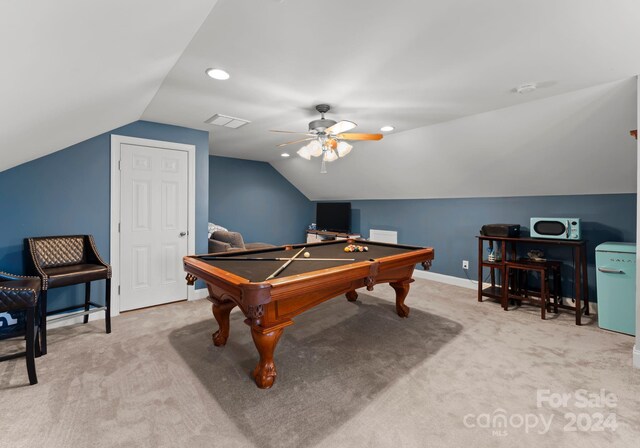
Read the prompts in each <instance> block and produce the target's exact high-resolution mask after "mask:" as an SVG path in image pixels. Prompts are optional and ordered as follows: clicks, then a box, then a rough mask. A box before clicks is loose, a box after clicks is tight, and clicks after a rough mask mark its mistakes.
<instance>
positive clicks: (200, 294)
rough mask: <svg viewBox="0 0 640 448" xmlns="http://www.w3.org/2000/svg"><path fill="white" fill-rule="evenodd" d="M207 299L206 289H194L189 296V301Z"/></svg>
mask: <svg viewBox="0 0 640 448" xmlns="http://www.w3.org/2000/svg"><path fill="white" fill-rule="evenodd" d="M207 297H209V290H208V289H207V288H201V289H196V290H195V291H194V292H193V296H189V300H200V299H204V298H207Z"/></svg>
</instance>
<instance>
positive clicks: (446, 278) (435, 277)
mask: <svg viewBox="0 0 640 448" xmlns="http://www.w3.org/2000/svg"><path fill="white" fill-rule="evenodd" d="M413 276H414V277H417V278H423V279H425V280H432V281H434V282H439V283H446V284H447V285H453V286H460V287H462V288H467V289H473V290H477V289H478V282H476V281H475V280H469V279H468V278H460V277H454V276H452V275H445V274H437V273H435V272H429V271H423V270H420V269H414V270H413ZM488 286H491V284H490V283H483V287H484V288H486V287H488ZM562 301H563V302H565V303H568V304H569V303H571V302H572V301H573V299H572V298H571V297H563V299H562ZM589 313H593V314H598V304H597V303H594V302H589Z"/></svg>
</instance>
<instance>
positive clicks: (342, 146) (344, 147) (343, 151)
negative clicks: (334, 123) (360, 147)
mask: <svg viewBox="0 0 640 448" xmlns="http://www.w3.org/2000/svg"><path fill="white" fill-rule="evenodd" d="M352 149H353V146H351V145H350V144H349V143H347V142H340V143H338V148H337V151H338V156H340V157H344V156H346V155H347V154H349V153H350V152H351V150H352Z"/></svg>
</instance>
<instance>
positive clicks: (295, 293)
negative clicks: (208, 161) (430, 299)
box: [184, 243, 434, 388]
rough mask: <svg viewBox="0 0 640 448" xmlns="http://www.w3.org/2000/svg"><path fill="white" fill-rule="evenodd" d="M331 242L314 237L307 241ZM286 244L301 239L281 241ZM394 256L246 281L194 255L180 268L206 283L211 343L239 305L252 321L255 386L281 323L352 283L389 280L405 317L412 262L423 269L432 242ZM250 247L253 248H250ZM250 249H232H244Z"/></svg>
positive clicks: (271, 369) (270, 374) (266, 372)
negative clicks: (213, 327)
mask: <svg viewBox="0 0 640 448" xmlns="http://www.w3.org/2000/svg"><path fill="white" fill-rule="evenodd" d="M320 244H335V243H315V244H310V245H306V246H314V245H320ZM286 247H287V248H290V247H293V248H296V247H303V245H296V246H286ZM403 247H407V248H408V249H410V250H409V251H407V252H403V253H400V254H397V255H393V256H387V257H381V258H379V259H374V260H364V261H358V262H351V263H348V264H345V265H340V266H334V267H330V268H326V269H319V270H315V271H310V272H306V273H302V274H297V275H289V276H287V275H286V270H285V271H284V272H283V273H282V274H281V275H282V276H281V277H277V278H274V279H271V280H267V281H262V282H251V281H249V280H248V279H246V278H243V277H240V276H238V275H235V274H232V273H230V272H228V271H226V270H224V269H221V268H218V267H216V266H213V265H212V264H209V263H207V262H205V261H203V260H200V259H199V258H198V257H197V256H187V257H184V268H185V271H187V272H188V275H187V281H188V283H190V284H193V282H194V281H195V280H196V279H198V278H199V279H201V280H203V281H204V282H205V283H206V284H207V289H208V291H209V297H208V300H209V301H211V302H212V312H213V315H214V317H215V319H216V321H217V323H218V326H219V329H218V331H216V332H215V333H214V334H213V335H212V337H213V343H214V344H215V345H216V346H220V345H224V344H225V343H226V342H227V339H228V337H229V313H230V312H231V310H232V309H233V308H234V307H235V306H238V307H239V308H240V310H241V311H242V312H243V314H244V315H245V317H246V320H245V323H246V324H248V325H249V326H250V327H251V334H252V337H253V340H254V343H255V345H256V348H257V349H258V352H259V354H260V362H259V363H258V366H257V367H256V368H255V370H254V372H253V376H254V378H255V381H256V384H257V385H258V387H260V388H269V387H271V385H272V384H273V382H274V381H275V376H276V370H275V364H274V362H273V352H274V350H275V346H276V344H277V342H278V340H279V339H280V336H281V334H282V331H283V330H284V328H285V327H287V326H289V325H292V324H293V321H292V318H293V317H295V316H297V315H299V314H301V313H303V312H305V311H306V310H308V309H310V308H313V307H314V306H316V305H319V304H320V303H322V302H325V301H327V300H330V299H332V298H335V297H337V296H339V295H342V294H346V297H347V300H349V301H355V300H356V299H357V297H358V294H357V292H356V290H357V289H359V288H363V287H366V288H367V289H368V290H369V291H371V290H372V289H373V287H374V285H376V284H380V283H389V284H390V285H391V287H392V288H393V289H394V290H395V292H396V312H397V314H398V315H399V316H400V317H408V315H409V307H407V306H406V305H405V304H404V300H405V298H406V296H407V294H408V292H409V285H410V283H411V282H413V279H412V276H413V270H414V268H415V265H416V264H422V265H423V266H424V268H425V269H428V268H429V267H430V265H431V261H432V260H433V257H434V253H433V249H432V248H411V247H410V246H403ZM252 252H254V251H252ZM247 254H249V252H242V253H234V255H247Z"/></svg>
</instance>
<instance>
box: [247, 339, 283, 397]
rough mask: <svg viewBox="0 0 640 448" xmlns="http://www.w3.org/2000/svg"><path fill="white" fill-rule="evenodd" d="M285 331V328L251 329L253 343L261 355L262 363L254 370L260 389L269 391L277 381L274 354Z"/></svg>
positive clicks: (254, 376)
mask: <svg viewBox="0 0 640 448" xmlns="http://www.w3.org/2000/svg"><path fill="white" fill-rule="evenodd" d="M283 331H284V328H283V327H280V328H274V329H267V330H261V329H260V328H256V327H253V326H252V327H251V337H253V342H254V344H255V345H256V348H257V349H258V353H260V361H259V362H258V365H257V366H256V368H255V369H254V370H253V378H254V379H255V381H256V384H257V385H258V387H259V388H260V389H269V388H270V387H271V386H273V383H274V382H275V380H276V365H275V363H274V362H273V352H274V351H275V349H276V345H277V344H278V341H279V340H280V336H282V332H283Z"/></svg>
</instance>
